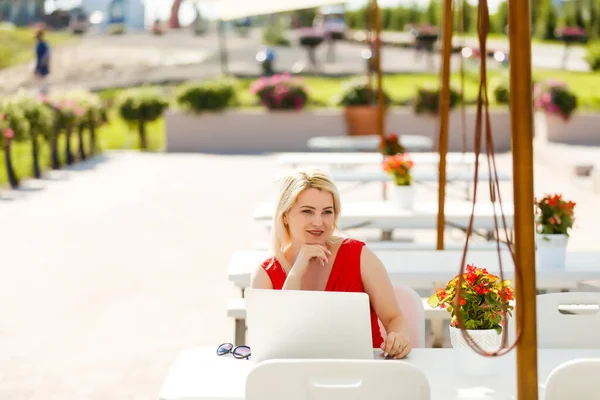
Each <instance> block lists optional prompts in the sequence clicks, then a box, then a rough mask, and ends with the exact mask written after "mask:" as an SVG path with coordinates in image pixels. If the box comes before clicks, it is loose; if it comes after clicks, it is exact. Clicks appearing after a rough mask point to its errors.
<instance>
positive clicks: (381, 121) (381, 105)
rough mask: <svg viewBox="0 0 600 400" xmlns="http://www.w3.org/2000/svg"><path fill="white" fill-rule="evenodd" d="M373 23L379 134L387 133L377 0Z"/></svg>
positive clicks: (379, 18) (374, 1) (379, 15)
mask: <svg viewBox="0 0 600 400" xmlns="http://www.w3.org/2000/svg"><path fill="white" fill-rule="evenodd" d="M373 14H374V15H373V23H374V28H375V70H376V77H377V134H378V135H379V136H384V135H385V107H386V105H385V99H384V96H383V73H382V71H381V12H380V10H379V4H378V3H377V0H373Z"/></svg>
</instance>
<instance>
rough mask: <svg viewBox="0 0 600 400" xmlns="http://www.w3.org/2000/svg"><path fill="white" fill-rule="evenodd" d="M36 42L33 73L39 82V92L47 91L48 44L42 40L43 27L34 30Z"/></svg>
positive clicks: (48, 70)
mask: <svg viewBox="0 0 600 400" xmlns="http://www.w3.org/2000/svg"><path fill="white" fill-rule="evenodd" d="M35 38H36V40H37V44H36V46H35V55H36V63H35V70H34V75H35V77H36V79H37V81H38V83H39V90H40V93H41V94H47V93H48V82H47V80H48V75H49V74H50V45H49V44H48V42H46V41H45V40H44V29H43V28H39V29H37V30H36V32H35Z"/></svg>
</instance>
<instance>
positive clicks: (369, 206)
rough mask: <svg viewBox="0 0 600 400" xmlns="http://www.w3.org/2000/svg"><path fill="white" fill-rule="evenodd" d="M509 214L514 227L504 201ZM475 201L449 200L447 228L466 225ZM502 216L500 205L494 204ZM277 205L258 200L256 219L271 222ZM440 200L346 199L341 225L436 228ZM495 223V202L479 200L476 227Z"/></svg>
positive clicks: (509, 213)
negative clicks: (410, 203)
mask: <svg viewBox="0 0 600 400" xmlns="http://www.w3.org/2000/svg"><path fill="white" fill-rule="evenodd" d="M502 206H503V210H504V214H505V216H506V223H507V228H508V229H512V225H513V205H512V203H508V202H507V203H502ZM471 208H472V204H470V203H468V202H455V201H454V202H451V201H448V202H446V207H445V214H446V215H445V217H446V223H447V228H452V227H461V228H466V227H467V226H468V224H469V220H470V218H471ZM495 209H496V213H497V215H498V218H500V207H499V205H498V204H496V205H495ZM273 210H275V206H274V204H273V203H272V202H265V203H261V204H259V205H258V206H257V207H256V209H255V210H254V219H255V220H257V221H262V222H265V223H267V225H269V224H270V223H271V220H272V218H273ZM437 215H438V205H437V202H418V201H417V202H415V206H414V208H413V209H412V210H407V209H403V208H400V207H399V206H398V205H397V204H396V202H394V201H375V202H345V203H343V204H342V213H341V216H340V221H339V225H340V228H341V229H342V230H345V229H352V228H377V229H383V230H392V229H436V228H437ZM494 227H495V220H494V205H493V204H492V203H478V204H477V205H476V207H475V219H474V221H473V228H474V229H485V230H493V229H494Z"/></svg>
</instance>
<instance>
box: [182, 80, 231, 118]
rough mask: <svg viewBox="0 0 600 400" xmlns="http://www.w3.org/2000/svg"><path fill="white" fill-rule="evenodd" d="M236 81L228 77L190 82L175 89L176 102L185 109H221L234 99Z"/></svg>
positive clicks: (200, 110) (201, 110)
mask: <svg viewBox="0 0 600 400" xmlns="http://www.w3.org/2000/svg"><path fill="white" fill-rule="evenodd" d="M236 86H237V84H236V82H235V81H234V80H230V79H226V80H225V79H224V80H216V81H204V82H192V83H189V84H186V85H183V86H182V87H180V88H179V89H178V90H177V93H176V97H177V104H178V105H179V106H181V107H182V108H183V109H185V110H186V111H190V112H195V113H200V112H203V111H221V110H224V109H225V108H227V107H228V106H229V105H230V104H231V102H232V101H234V100H235V94H236Z"/></svg>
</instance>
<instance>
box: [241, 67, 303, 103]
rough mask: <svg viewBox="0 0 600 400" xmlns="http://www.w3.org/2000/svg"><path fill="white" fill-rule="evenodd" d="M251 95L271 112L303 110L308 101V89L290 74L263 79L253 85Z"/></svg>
mask: <svg viewBox="0 0 600 400" xmlns="http://www.w3.org/2000/svg"><path fill="white" fill-rule="evenodd" d="M250 93H252V94H254V95H255V96H257V97H258V99H259V100H260V103H261V104H262V105H264V106H265V107H267V108H268V109H269V110H301V109H302V108H304V105H305V104H306V102H307V100H308V93H307V89H306V87H305V86H304V85H303V84H302V83H301V82H300V81H298V80H297V79H293V78H292V77H291V76H290V75H289V74H279V75H273V76H271V77H262V78H260V79H258V80H256V81H254V82H253V83H252V85H251V86H250Z"/></svg>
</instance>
